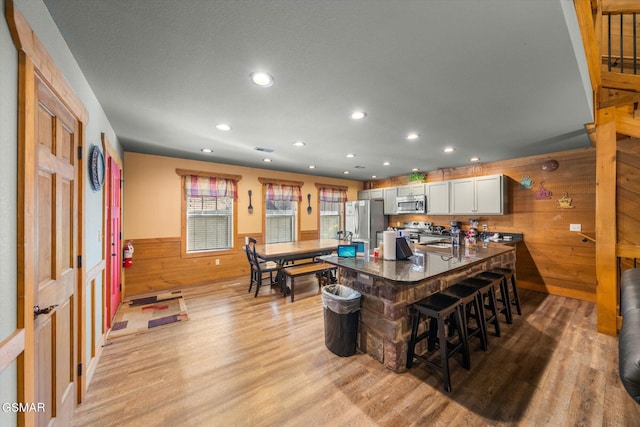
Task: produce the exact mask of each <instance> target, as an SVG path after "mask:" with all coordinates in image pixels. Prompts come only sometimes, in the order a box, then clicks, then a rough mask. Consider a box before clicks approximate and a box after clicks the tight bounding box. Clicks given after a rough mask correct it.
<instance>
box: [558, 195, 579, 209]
mask: <svg viewBox="0 0 640 427" xmlns="http://www.w3.org/2000/svg"><path fill="white" fill-rule="evenodd" d="M572 201H573V199H572V198H571V197H569V195H568V194H567V193H562V197H561V198H559V199H558V200H557V201H556V203H558V207H559V208H560V209H573V208H575V206H571V202H572Z"/></svg>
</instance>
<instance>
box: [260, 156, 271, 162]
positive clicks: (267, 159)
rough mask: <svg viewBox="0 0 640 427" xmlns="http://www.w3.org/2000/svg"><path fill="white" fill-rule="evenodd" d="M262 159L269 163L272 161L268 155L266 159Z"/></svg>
mask: <svg viewBox="0 0 640 427" xmlns="http://www.w3.org/2000/svg"><path fill="white" fill-rule="evenodd" d="M262 161H263V162H265V163H269V162H271V159H270V158H268V157H267V158H266V159H262Z"/></svg>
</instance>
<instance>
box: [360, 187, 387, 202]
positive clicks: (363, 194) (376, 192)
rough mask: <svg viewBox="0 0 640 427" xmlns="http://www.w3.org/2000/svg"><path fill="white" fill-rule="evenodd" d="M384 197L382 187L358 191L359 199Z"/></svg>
mask: <svg viewBox="0 0 640 427" xmlns="http://www.w3.org/2000/svg"><path fill="white" fill-rule="evenodd" d="M371 199H384V192H383V191H382V188H371V189H369V190H360V191H358V200H371Z"/></svg>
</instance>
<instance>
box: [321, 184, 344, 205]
mask: <svg viewBox="0 0 640 427" xmlns="http://www.w3.org/2000/svg"><path fill="white" fill-rule="evenodd" d="M318 192H319V193H320V201H321V202H340V203H342V202H346V201H347V191H346V190H342V189H339V188H328V187H321V188H320V189H319V190H318Z"/></svg>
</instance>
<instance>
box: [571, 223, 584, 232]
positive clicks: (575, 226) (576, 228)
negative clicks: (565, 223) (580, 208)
mask: <svg viewBox="0 0 640 427" xmlns="http://www.w3.org/2000/svg"><path fill="white" fill-rule="evenodd" d="M569 231H582V224H569Z"/></svg>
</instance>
